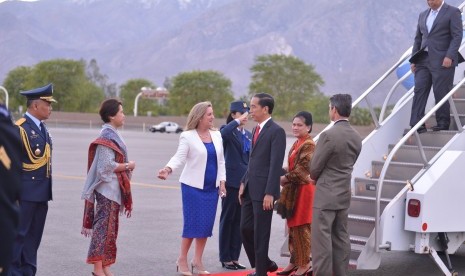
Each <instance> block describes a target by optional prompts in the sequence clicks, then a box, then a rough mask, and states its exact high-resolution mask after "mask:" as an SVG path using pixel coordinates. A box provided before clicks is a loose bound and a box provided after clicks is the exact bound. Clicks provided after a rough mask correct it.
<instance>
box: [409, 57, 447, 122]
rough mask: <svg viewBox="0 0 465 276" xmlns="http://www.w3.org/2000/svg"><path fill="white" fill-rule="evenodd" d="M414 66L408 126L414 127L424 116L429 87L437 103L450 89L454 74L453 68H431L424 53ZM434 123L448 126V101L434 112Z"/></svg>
mask: <svg viewBox="0 0 465 276" xmlns="http://www.w3.org/2000/svg"><path fill="white" fill-rule="evenodd" d="M415 66H416V71H415V89H414V91H413V93H414V94H413V102H412V113H411V115H410V126H414V125H416V124H417V123H418V122H419V121H420V120H421V118H423V117H424V116H425V107H426V103H427V101H428V96H429V92H430V90H431V87H433V92H434V99H435V102H436V103H438V102H439V101H441V100H442V99H443V98H444V96H445V95H447V93H449V91H450V90H451V89H452V87H453V82H454V74H455V67H454V66H452V67H450V68H444V67H439V68H434V67H432V66H431V65H430V62H429V58H428V54H426V53H425V54H424V55H422V56H421V58H419V60H418V62H417V64H415ZM436 121H437V124H438V125H441V126H447V127H448V126H449V124H450V106H449V102H448V101H447V102H445V103H444V104H443V105H442V106H441V107H440V108H439V109H438V110H437V111H436Z"/></svg>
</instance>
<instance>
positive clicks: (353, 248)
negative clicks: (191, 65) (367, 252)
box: [349, 244, 365, 260]
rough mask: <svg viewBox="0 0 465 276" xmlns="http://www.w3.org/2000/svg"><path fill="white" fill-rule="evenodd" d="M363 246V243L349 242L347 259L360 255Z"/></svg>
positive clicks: (355, 258) (356, 258)
mask: <svg viewBox="0 0 465 276" xmlns="http://www.w3.org/2000/svg"><path fill="white" fill-rule="evenodd" d="M364 247H365V246H364V245H360V244H351V245H350V255H349V259H351V260H358V256H360V254H361V253H362V250H363V248H364Z"/></svg>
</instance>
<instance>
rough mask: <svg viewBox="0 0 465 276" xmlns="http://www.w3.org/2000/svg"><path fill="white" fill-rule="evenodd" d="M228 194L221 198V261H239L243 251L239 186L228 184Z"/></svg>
mask: <svg viewBox="0 0 465 276" xmlns="http://www.w3.org/2000/svg"><path fill="white" fill-rule="evenodd" d="M226 194H227V196H226V197H225V198H223V199H222V200H221V216H220V233H219V239H220V240H219V245H220V262H230V261H238V260H239V255H240V253H241V246H242V241H241V231H240V223H241V205H240V204H239V199H238V198H237V196H238V194H239V189H238V188H233V187H228V186H226Z"/></svg>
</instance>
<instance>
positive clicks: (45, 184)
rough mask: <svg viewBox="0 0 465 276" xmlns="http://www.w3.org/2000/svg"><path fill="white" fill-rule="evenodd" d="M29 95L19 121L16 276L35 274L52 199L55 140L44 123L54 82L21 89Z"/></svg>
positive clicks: (13, 271) (14, 260)
mask: <svg viewBox="0 0 465 276" xmlns="http://www.w3.org/2000/svg"><path fill="white" fill-rule="evenodd" d="M20 94H21V95H23V96H26V98H27V112H26V114H25V115H24V117H23V118H21V119H19V120H18V121H17V122H16V125H17V126H18V128H19V134H20V136H21V141H22V162H23V175H22V181H21V184H22V191H21V195H20V201H19V206H20V220H19V230H18V235H17V236H16V240H15V243H14V249H13V262H12V265H11V269H10V275H12V276H20V275H21V276H30V275H35V274H36V271H37V251H38V249H39V245H40V241H41V239H42V234H43V231H44V226H45V219H46V217H47V211H48V201H49V200H52V168H51V166H52V162H51V157H52V140H51V137H50V135H49V133H48V131H47V128H46V126H45V124H44V122H43V121H44V120H47V119H48V118H49V117H50V114H51V112H52V105H51V104H52V102H56V101H55V100H54V99H53V96H52V94H53V85H52V84H48V85H46V86H44V87H40V88H36V89H33V90H29V91H23V92H20Z"/></svg>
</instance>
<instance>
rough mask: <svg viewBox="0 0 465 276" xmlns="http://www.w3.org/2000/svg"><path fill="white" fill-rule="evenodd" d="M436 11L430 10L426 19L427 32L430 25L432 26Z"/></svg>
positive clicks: (429, 29)
mask: <svg viewBox="0 0 465 276" xmlns="http://www.w3.org/2000/svg"><path fill="white" fill-rule="evenodd" d="M437 14H438V11H435V10H432V11H431V13H430V15H429V16H428V18H427V19H426V27H428V33H429V32H430V31H431V27H432V26H433V23H434V20H435V19H436V15H437Z"/></svg>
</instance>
